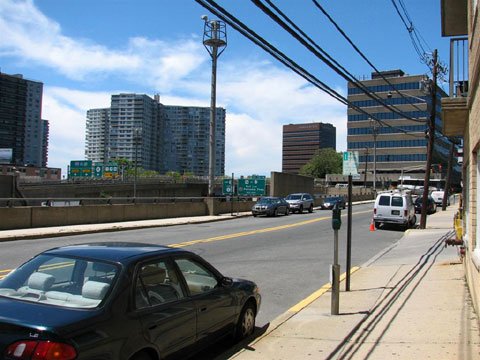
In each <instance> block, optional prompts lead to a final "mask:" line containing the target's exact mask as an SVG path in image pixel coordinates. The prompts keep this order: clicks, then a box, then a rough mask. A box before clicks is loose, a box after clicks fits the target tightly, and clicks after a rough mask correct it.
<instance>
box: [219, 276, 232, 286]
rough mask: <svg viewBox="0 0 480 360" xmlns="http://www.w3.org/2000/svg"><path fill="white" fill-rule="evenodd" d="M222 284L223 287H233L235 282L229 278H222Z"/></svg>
mask: <svg viewBox="0 0 480 360" xmlns="http://www.w3.org/2000/svg"><path fill="white" fill-rule="evenodd" d="M220 284H221V285H222V286H223V287H230V286H232V284H233V280H232V278H229V277H226V276H224V277H222V279H221V280H220Z"/></svg>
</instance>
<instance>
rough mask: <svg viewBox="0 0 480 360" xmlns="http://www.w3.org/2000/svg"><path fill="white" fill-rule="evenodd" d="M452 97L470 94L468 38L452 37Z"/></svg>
mask: <svg viewBox="0 0 480 360" xmlns="http://www.w3.org/2000/svg"><path fill="white" fill-rule="evenodd" d="M449 84H450V86H449V94H448V96H450V97H466V96H467V95H468V38H467V37H461V38H453V39H450V72H449Z"/></svg>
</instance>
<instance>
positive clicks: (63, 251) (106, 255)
mask: <svg viewBox="0 0 480 360" xmlns="http://www.w3.org/2000/svg"><path fill="white" fill-rule="evenodd" d="M173 252H177V253H178V252H182V253H186V254H189V253H190V252H189V251H187V250H183V249H178V248H171V247H168V246H163V245H156V244H145V243H134V242H97V243H87V244H77V245H68V246H62V247H58V248H53V249H50V250H47V251H45V252H43V254H49V255H61V256H78V257H85V258H91V259H96V260H106V261H114V262H119V261H120V262H121V261H124V260H126V259H128V258H136V257H139V256H145V255H147V254H148V255H154V254H156V253H157V254H168V253H173Z"/></svg>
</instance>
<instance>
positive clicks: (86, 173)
mask: <svg viewBox="0 0 480 360" xmlns="http://www.w3.org/2000/svg"><path fill="white" fill-rule="evenodd" d="M69 175H70V177H91V176H92V161H91V160H72V161H70V174H69Z"/></svg>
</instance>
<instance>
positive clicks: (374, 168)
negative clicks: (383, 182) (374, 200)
mask: <svg viewBox="0 0 480 360" xmlns="http://www.w3.org/2000/svg"><path fill="white" fill-rule="evenodd" d="M370 124H371V125H372V134H373V195H374V196H375V197H376V196H377V135H378V128H377V120H374V119H370Z"/></svg>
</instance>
